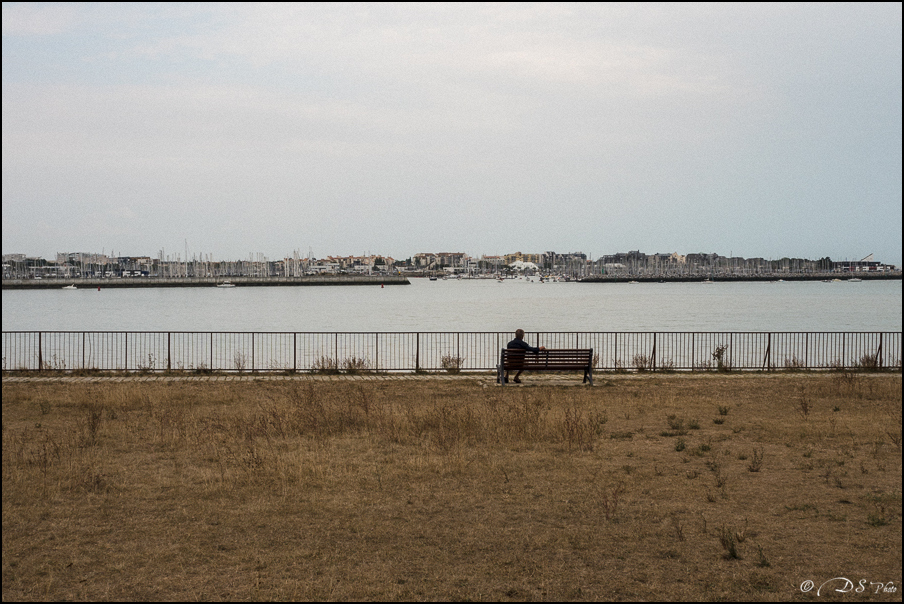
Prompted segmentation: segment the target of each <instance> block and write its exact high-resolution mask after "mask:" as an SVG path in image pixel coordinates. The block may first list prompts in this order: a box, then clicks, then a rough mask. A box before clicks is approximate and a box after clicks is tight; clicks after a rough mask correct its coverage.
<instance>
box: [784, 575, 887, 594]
mask: <svg viewBox="0 0 904 604" xmlns="http://www.w3.org/2000/svg"><path fill="white" fill-rule="evenodd" d="M814 587H816V584H815V583H814V582H813V581H810V580H809V579H807V580H806V581H804V582H803V583H801V584H800V590H801V591H802V592H803V593H807V592H811V591H813V588H814ZM832 592H836V593H842V594H846V593H850V592H854V593H858V594H862V593H871V594H893V593H897V592H898V588H897V587H896V586H895V583H894V581H887V582H885V583H880V582H878V581H868V580H866V579H860V581H859V582H858V583H857V585H854V582H853V581H851V580H850V579H848V578H847V577H835V578H834V579H829V580H828V581H825V582H823V584H822V585H820V586H819V587H818V588H817V589H816V595H817V596H821V595H822V594H823V593H832Z"/></svg>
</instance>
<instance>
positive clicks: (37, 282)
mask: <svg viewBox="0 0 904 604" xmlns="http://www.w3.org/2000/svg"><path fill="white" fill-rule="evenodd" d="M224 283H229V284H231V285H234V286H236V287H280V286H314V285H410V282H409V281H408V278H407V277H403V276H401V275H308V276H305V277H231V278H229V279H217V278H213V277H202V278H184V277H167V278H159V277H124V278H109V279H16V280H9V279H5V280H4V281H3V283H2V288H3V289H60V288H64V287H69V286H72V285H74V286H75V287H76V288H77V289H97V288H102V289H108V288H136V287H217V286H222V285H224Z"/></svg>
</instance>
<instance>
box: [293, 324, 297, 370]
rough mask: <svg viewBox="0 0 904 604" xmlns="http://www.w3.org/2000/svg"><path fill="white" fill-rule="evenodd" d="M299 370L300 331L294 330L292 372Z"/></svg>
mask: <svg viewBox="0 0 904 604" xmlns="http://www.w3.org/2000/svg"><path fill="white" fill-rule="evenodd" d="M296 371H298V332H297V331H293V332H292V373H295V372H296Z"/></svg>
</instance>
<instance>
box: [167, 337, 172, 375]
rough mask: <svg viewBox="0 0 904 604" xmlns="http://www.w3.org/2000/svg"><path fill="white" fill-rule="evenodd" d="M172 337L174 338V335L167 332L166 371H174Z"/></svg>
mask: <svg viewBox="0 0 904 604" xmlns="http://www.w3.org/2000/svg"><path fill="white" fill-rule="evenodd" d="M172 336H173V334H172V333H170V332H166V370H167V371H172V369H173V354H172Z"/></svg>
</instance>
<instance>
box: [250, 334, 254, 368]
mask: <svg viewBox="0 0 904 604" xmlns="http://www.w3.org/2000/svg"><path fill="white" fill-rule="evenodd" d="M251 373H254V332H253V331H252V332H251Z"/></svg>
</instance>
